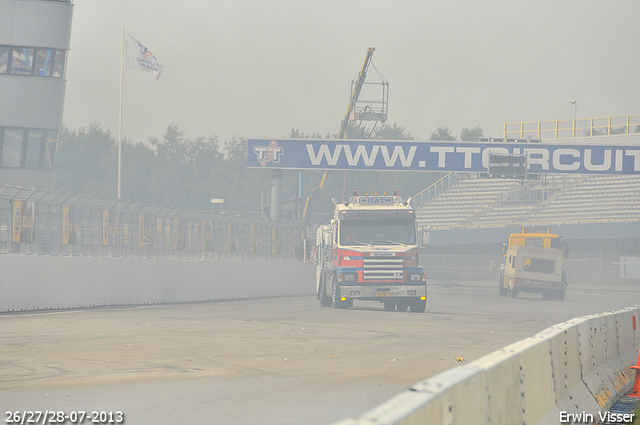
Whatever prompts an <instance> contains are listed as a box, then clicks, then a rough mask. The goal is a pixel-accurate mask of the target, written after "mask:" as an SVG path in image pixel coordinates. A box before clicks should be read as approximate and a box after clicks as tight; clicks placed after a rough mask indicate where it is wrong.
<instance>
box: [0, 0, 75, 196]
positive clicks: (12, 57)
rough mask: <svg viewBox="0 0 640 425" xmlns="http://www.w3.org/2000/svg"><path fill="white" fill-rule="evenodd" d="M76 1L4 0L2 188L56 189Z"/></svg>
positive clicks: (0, 19)
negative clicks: (57, 153)
mask: <svg viewBox="0 0 640 425" xmlns="http://www.w3.org/2000/svg"><path fill="white" fill-rule="evenodd" d="M71 1H72V0H0V186H3V185H6V184H9V185H10V186H18V185H20V186H22V187H23V188H31V187H35V188H37V189H40V190H46V191H53V190H54V189H55V180H56V179H55V158H56V147H57V140H58V131H59V130H60V128H61V126H62V112H63V105H64V94H65V86H66V80H65V70H66V64H67V55H68V52H69V44H70V39H71V20H72V15H73V4H72V3H71Z"/></svg>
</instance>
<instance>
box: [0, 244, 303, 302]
mask: <svg viewBox="0 0 640 425" xmlns="http://www.w3.org/2000/svg"><path fill="white" fill-rule="evenodd" d="M314 282H315V267H314V264H313V263H283V262H267V261H174V260H148V259H133V258H118V257H57V256H44V255H43V256H38V255H0V312H6V311H21V310H38V309H56V308H74V307H89V306H99V305H116V304H155V303H175V302H191V301H205V300H221V299H239V298H255V297H272V296H287V295H310V294H313V293H315V284H314Z"/></svg>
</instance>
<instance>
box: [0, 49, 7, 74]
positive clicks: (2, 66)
mask: <svg viewBox="0 0 640 425" xmlns="http://www.w3.org/2000/svg"><path fill="white" fill-rule="evenodd" d="M8 60H9V47H7V46H0V74H6V73H7V63H8Z"/></svg>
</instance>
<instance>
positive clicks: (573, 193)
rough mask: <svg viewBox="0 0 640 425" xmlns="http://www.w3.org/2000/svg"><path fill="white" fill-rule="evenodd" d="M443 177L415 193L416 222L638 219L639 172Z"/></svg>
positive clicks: (481, 223)
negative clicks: (442, 182) (429, 189)
mask: <svg viewBox="0 0 640 425" xmlns="http://www.w3.org/2000/svg"><path fill="white" fill-rule="evenodd" d="M447 177H448V179H449V180H450V182H451V183H450V184H449V185H448V186H447V187H444V188H443V189H442V190H440V191H439V192H437V193H435V194H432V195H431V196H429V197H428V198H426V199H425V197H422V196H421V195H420V194H419V195H418V196H417V199H418V205H417V207H418V208H417V212H416V215H417V219H418V222H420V223H421V224H429V225H431V226H432V228H434V229H452V228H461V227H465V228H470V227H511V226H520V225H538V226H540V225H542V226H544V225H556V224H571V223H590V222H616V221H636V222H637V221H640V176H611V175H608V176H604V175H603V176H593V175H590V176H587V175H576V176H547V177H546V178H542V179H541V180H534V181H520V180H502V179H489V178H482V177H480V176H470V175H464V174H463V175H461V176H457V177H456V178H451V175H449V176H447ZM461 177H462V178H461Z"/></svg>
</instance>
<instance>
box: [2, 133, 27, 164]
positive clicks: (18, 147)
mask: <svg viewBox="0 0 640 425" xmlns="http://www.w3.org/2000/svg"><path fill="white" fill-rule="evenodd" d="M3 139H4V140H3V141H2V166H3V167H15V168H18V167H20V165H22V143H23V140H24V130H23V129H21V128H5V130H4V137H3Z"/></svg>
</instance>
